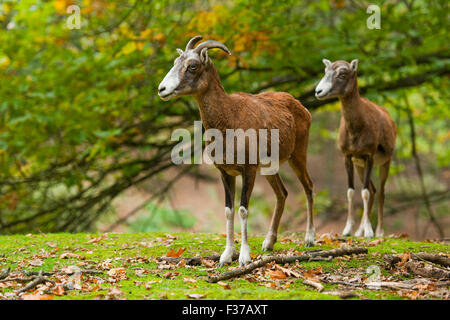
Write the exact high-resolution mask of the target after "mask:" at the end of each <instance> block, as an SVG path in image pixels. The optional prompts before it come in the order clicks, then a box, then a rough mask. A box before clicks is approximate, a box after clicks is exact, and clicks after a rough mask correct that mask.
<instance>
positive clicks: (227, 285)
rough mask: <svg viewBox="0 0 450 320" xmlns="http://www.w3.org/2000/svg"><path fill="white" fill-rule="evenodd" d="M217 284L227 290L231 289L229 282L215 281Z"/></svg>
mask: <svg viewBox="0 0 450 320" xmlns="http://www.w3.org/2000/svg"><path fill="white" fill-rule="evenodd" d="M217 284H218V285H219V286H221V287H222V288H224V289H227V290H229V289H231V287H230V284H229V283H226V282H223V281H219V282H217Z"/></svg>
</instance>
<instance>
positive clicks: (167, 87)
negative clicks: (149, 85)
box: [158, 65, 180, 100]
mask: <svg viewBox="0 0 450 320" xmlns="http://www.w3.org/2000/svg"><path fill="white" fill-rule="evenodd" d="M179 73H180V72H179V67H178V66H177V65H176V66H174V67H173V68H172V69H170V71H169V73H167V75H166V76H165V77H164V79H163V81H161V83H160V85H159V87H158V95H159V96H160V97H161V99H163V100H169V99H170V97H171V96H172V95H173V94H174V93H175V89H176V88H177V87H178V86H179V85H180V77H179Z"/></svg>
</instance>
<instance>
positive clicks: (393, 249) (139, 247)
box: [0, 232, 449, 300]
mask: <svg viewBox="0 0 450 320" xmlns="http://www.w3.org/2000/svg"><path fill="white" fill-rule="evenodd" d="M171 235H172V236H174V237H176V239H170V237H168V236H167V235H166V234H165V233H161V232H159V233H158V232H155V233H137V234H109V235H108V237H107V238H105V239H103V240H101V241H99V242H93V243H88V241H90V240H91V239H93V238H95V237H99V236H100V234H83V233H80V234H68V233H59V234H47V235H45V236H44V235H42V234H36V235H29V236H25V235H14V236H0V267H1V268H6V267H10V268H11V269H12V271H14V270H19V269H21V270H29V271H39V270H43V271H53V270H60V269H61V268H63V267H65V266H79V267H81V268H86V267H90V268H95V266H96V265H97V264H99V263H101V262H103V261H105V260H106V259H110V261H109V263H111V265H112V266H113V267H115V268H117V267H123V268H125V269H126V274H127V277H128V279H127V280H123V281H119V282H118V283H116V284H110V283H102V284H100V287H101V289H100V290H96V291H93V292H82V291H81V290H71V291H68V293H67V294H66V295H63V296H55V297H54V299H95V298H102V295H106V294H107V292H108V290H109V289H110V288H112V287H118V288H119V289H120V290H121V291H123V292H124V293H125V296H126V298H127V299H187V294H193V293H200V294H206V299H250V300H253V299H256V300H259V299H263V300H264V299H339V297H337V296H335V295H331V294H327V293H326V292H327V291H333V290H336V289H337V286H335V285H325V292H324V293H318V292H317V291H316V290H314V289H313V288H311V287H308V286H306V285H304V284H303V281H302V280H301V279H295V278H289V279H287V280H288V281H289V282H290V284H289V286H288V287H284V286H283V284H285V282H286V281H287V280H281V281H279V284H280V286H278V289H277V288H269V287H266V286H265V284H266V283H269V282H273V281H274V280H268V281H267V282H257V281H248V280H245V279H241V278H238V279H233V280H228V281H226V282H227V283H228V284H229V285H230V286H231V289H230V290H226V289H224V288H223V287H221V286H220V285H218V284H211V283H208V282H206V278H207V276H208V271H207V270H205V267H197V268H177V269H175V270H162V271H161V272H156V273H153V272H151V271H152V270H157V269H158V266H157V264H156V263H155V262H153V261H152V259H150V260H148V259H149V258H152V257H161V256H164V255H166V253H167V252H168V251H169V250H170V249H178V248H186V250H185V252H184V253H183V255H182V256H185V257H187V256H194V255H198V254H199V255H210V254H213V253H220V252H221V251H222V249H223V247H224V245H225V238H224V237H222V236H221V235H217V234H209V233H201V234H199V233H196V234H194V233H172V234H171ZM289 238H290V239H293V240H295V241H296V242H298V241H297V240H299V241H300V240H301V239H302V236H301V235H290V236H289ZM281 239H282V237H280V240H281ZM262 241H263V238H260V237H256V238H255V237H251V238H250V241H249V242H250V243H249V244H250V247H251V250H252V254H256V255H257V254H262V253H263V252H262V250H261V243H262ZM352 241H353V244H358V245H367V241H365V240H358V239H356V238H352ZM333 247H335V246H333V245H321V246H316V247H313V248H305V247H302V246H300V245H298V244H296V243H295V242H289V241H288V242H284V243H280V242H278V243H277V244H276V245H275V251H274V253H277V252H280V251H285V250H289V249H295V250H298V251H306V250H311V249H317V248H321V249H329V248H333ZM368 248H369V254H368V255H365V256H363V257H354V258H352V259H349V260H345V259H334V260H332V261H330V262H325V261H315V262H308V263H302V268H303V269H316V268H318V267H321V268H322V270H323V272H327V273H338V272H339V271H338V270H339V268H345V269H358V270H361V271H362V272H364V271H365V270H366V269H367V267H368V266H370V265H378V266H381V264H382V256H383V255H384V254H386V253H388V254H392V253H402V252H423V251H427V252H449V246H447V245H444V244H438V243H428V242H413V241H409V240H402V239H391V238H385V239H384V241H382V242H381V243H380V244H378V245H376V246H369V247H368ZM65 252H70V253H73V254H75V255H78V256H75V257H68V258H65V259H62V258H61V255H62V254H63V253H65ZM136 257H144V259H136ZM133 258H134V260H133ZM33 259H40V260H41V261H42V262H43V264H42V265H36V266H33V265H30V261H32V260H33ZM137 268H142V269H145V270H148V271H149V272H148V273H144V274H143V276H142V277H139V276H137V275H136V274H135V269H137ZM380 269H381V271H382V274H384V275H390V276H392V275H391V274H390V273H389V272H388V271H386V270H384V269H383V268H382V267H381V268H380ZM219 270H220V271H222V272H223V271H226V270H227V267H223V268H220V269H219ZM166 272H178V273H179V274H178V275H176V276H174V277H173V279H166V278H165V277H164V276H163V275H164V274H165V273H166ZM209 272H210V271H209ZM100 277H101V278H105V279H106V278H108V275H107V274H106V271H105V273H104V275H100ZM399 277H401V276H399ZM184 278H193V279H196V280H197V282H195V283H190V282H186V281H185V280H184ZM148 282H152V283H151V285H150V287H147V288H146V286H145V283H148ZM275 282H276V281H275ZM280 287H281V288H282V289H280ZM10 291H12V289H11V288H5V289H1V288H0V293H5V292H10ZM357 292H358V293H360V294H361V295H362V296H364V297H366V298H369V299H402V298H401V297H400V296H398V295H397V294H395V293H392V292H388V291H367V290H359V291H358V290H357Z"/></svg>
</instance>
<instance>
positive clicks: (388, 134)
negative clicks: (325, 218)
mask: <svg viewBox="0 0 450 320" xmlns="http://www.w3.org/2000/svg"><path fill="white" fill-rule="evenodd" d="M322 61H323V63H324V64H325V66H326V67H325V76H324V77H323V78H322V80H320V82H319V84H318V85H317V87H316V90H315V91H316V98H317V99H320V100H322V99H330V98H339V100H340V102H341V113H342V117H341V123H340V128H339V138H338V143H339V147H340V149H341V151H342V153H343V154H344V157H345V168H346V170H347V177H348V190H347V200H348V213H347V222H346V225H345V228H344V231H343V235H344V236H348V235H351V233H352V231H353V226H354V218H353V194H354V189H355V188H354V182H353V170H354V168H355V169H356V172H357V173H358V175H359V177H360V179H361V181H362V183H363V190H362V192H361V195H362V198H363V202H364V213H363V217H362V219H361V224H360V226H359V228H358V229H357V231H356V233H355V235H356V236H362V235H364V236H365V237H367V238H371V237H373V229H372V225H371V223H370V219H369V217H370V212H371V210H372V205H373V202H374V197H375V192H376V189H375V186H374V184H373V182H372V180H371V178H370V175H371V172H372V167H373V166H379V167H380V190H379V196H378V197H379V199H378V201H379V205H378V225H377V228H376V233H375V234H376V236H377V237H381V236H383V205H384V186H385V183H386V180H387V177H388V174H389V166H390V164H391V160H392V155H393V153H394V147H395V137H396V131H397V129H396V126H395V123H394V121H393V120H392V118H391V117H390V116H389V114H388V112H387V111H386V109H385V108H383V107H381V106H379V105H376V104H375V103H373V102H371V101H369V100H368V99H366V98H362V97H360V95H359V91H358V81H357V76H356V71H357V68H358V60H357V59H355V60H353V61H352V62H350V63H348V62H346V61H342V60H338V61H335V62H333V63H332V62H331V61H329V60H327V59H323V60H322Z"/></svg>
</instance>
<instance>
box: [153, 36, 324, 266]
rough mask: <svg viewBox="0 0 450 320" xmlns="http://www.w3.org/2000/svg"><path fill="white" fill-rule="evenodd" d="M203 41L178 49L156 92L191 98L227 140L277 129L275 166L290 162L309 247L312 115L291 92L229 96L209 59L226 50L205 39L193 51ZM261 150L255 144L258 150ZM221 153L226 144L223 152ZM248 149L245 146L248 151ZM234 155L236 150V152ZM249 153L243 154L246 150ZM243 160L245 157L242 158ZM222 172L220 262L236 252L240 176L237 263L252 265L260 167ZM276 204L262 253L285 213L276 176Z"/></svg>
mask: <svg viewBox="0 0 450 320" xmlns="http://www.w3.org/2000/svg"><path fill="white" fill-rule="evenodd" d="M201 39H202V37H201V36H196V37H194V38H192V39H191V40H190V41H189V42H188V44H187V45H186V48H185V50H184V51H183V50H181V49H177V51H178V53H179V57H177V58H176V59H175V61H174V66H173V67H172V69H171V70H170V71H169V72H168V73H167V75H166V76H165V78H164V79H163V81H162V82H161V84H160V85H159V88H158V91H159V96H160V97H161V98H162V99H163V100H168V99H170V98H175V97H180V96H193V97H194V98H195V99H196V101H197V103H198V106H199V109H200V116H201V120H202V123H203V126H204V127H205V130H207V129H211V128H212V129H218V130H220V131H221V132H222V135H223V136H224V137H225V136H226V130H227V129H243V130H244V131H245V130H248V129H254V130H259V129H267V130H268V131H270V130H271V129H278V130H279V162H280V164H281V163H282V162H284V161H288V162H289V164H290V166H291V168H292V169H293V170H294V172H295V174H296V175H297V177H298V178H299V180H300V182H301V183H302V185H303V187H304V190H305V194H306V197H307V200H308V215H307V217H308V218H307V229H306V236H305V243H306V245H309V246H310V245H313V244H314V238H315V231H314V226H313V183H312V181H311V179H310V177H309V175H308V172H307V169H306V152H307V148H308V136H309V128H310V125H311V114H310V113H309V112H308V110H307V109H306V108H305V107H304V106H303V105H302V104H301V103H300V102H299V101H297V100H296V99H294V98H293V97H292V96H291V95H290V94H288V93H285V92H264V93H260V94H248V93H241V92H239V93H233V94H227V93H226V92H225V90H224V88H223V87H222V84H221V82H220V78H219V75H218V73H217V71H216V68H215V67H214V65H213V63H212V61H211V59H210V58H209V56H208V50H209V49H212V48H219V49H221V50H223V51H225V52H226V53H228V54H230V50H228V48H227V47H226V46H225V45H224V44H222V43H220V42H218V41H215V40H208V41H205V42H202V43H200V44H199V45H198V46H197V47H194V46H195V44H196V43H197V42H199V41H200V40H201ZM258 148H259V146H258ZM223 150H224V152H226V150H225V145H224V148H223ZM246 150H248V148H246ZM235 151H236V150H235ZM246 152H247V151H246ZM246 159H247V157H246ZM214 165H215V166H216V167H217V168H218V169H219V171H220V173H221V177H222V182H223V185H224V189H225V216H226V220H227V227H226V231H227V240H226V241H227V242H226V247H225V250H224V252H223V253H222V255H221V257H220V264H219V265H224V264H225V263H230V262H231V261H232V256H233V253H234V251H235V248H234V195H235V183H236V176H239V175H241V176H242V193H241V202H240V207H239V210H238V212H239V217H240V219H241V234H242V236H241V237H242V242H241V250H240V254H239V264H240V265H245V264H246V263H249V262H250V261H251V258H250V248H249V245H248V242H247V217H248V204H249V201H250V196H251V193H252V190H253V185H254V182H255V177H256V174H257V172H258V170H259V169H260V163H256V164H249V163H244V164H236V163H233V164H225V163H224V164H217V163H215V164H214ZM265 177H266V179H267V181H268V182H269V184H270V185H271V187H272V189H273V191H274V192H275V195H276V198H277V203H276V207H275V211H274V213H273V216H272V221H271V225H270V228H269V232H268V233H267V236H266V238H265V240H264V242H263V249H264V250H272V249H273V246H274V243H275V242H276V240H277V230H278V225H279V223H280V219H281V216H282V214H283V209H284V204H285V200H286V197H287V191H286V188H285V187H284V185H283V182H282V180H281V177H280V175H279V174H278V173H276V174H273V175H266V176H265Z"/></svg>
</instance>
